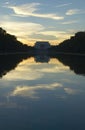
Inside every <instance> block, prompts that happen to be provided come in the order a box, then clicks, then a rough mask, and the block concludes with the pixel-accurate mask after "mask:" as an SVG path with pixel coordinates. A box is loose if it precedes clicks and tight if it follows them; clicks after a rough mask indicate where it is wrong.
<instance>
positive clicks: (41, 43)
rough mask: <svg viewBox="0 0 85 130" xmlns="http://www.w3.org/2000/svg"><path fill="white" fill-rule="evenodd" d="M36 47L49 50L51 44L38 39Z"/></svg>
mask: <svg viewBox="0 0 85 130" xmlns="http://www.w3.org/2000/svg"><path fill="white" fill-rule="evenodd" d="M34 47H35V48H36V49H39V50H47V49H49V48H50V47H51V45H50V43H49V42H46V41H37V42H36V43H35V46H34Z"/></svg>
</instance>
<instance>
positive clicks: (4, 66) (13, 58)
mask: <svg viewBox="0 0 85 130" xmlns="http://www.w3.org/2000/svg"><path fill="white" fill-rule="evenodd" d="M28 57H29V55H21V54H20V55H19V54H18V55H17V54H15V55H0V61H1V62H0V77H3V76H4V75H6V74H7V73H8V72H9V71H10V70H12V69H15V68H16V67H17V65H18V64H19V63H20V62H21V61H22V60H23V59H26V58H28Z"/></svg>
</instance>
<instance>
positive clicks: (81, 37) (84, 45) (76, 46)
mask: <svg viewBox="0 0 85 130" xmlns="http://www.w3.org/2000/svg"><path fill="white" fill-rule="evenodd" d="M55 49H56V51H61V52H70V53H85V32H77V33H76V34H75V36H72V37H71V38H70V39H67V40H65V41H63V42H62V43H60V44H59V45H58V46H56V47H55Z"/></svg>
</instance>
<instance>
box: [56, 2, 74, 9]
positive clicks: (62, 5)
mask: <svg viewBox="0 0 85 130" xmlns="http://www.w3.org/2000/svg"><path fill="white" fill-rule="evenodd" d="M71 4H72V3H67V4H60V5H57V6H56V7H57V8H60V7H64V6H69V5H71Z"/></svg>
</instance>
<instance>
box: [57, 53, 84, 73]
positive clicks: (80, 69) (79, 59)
mask: <svg viewBox="0 0 85 130" xmlns="http://www.w3.org/2000/svg"><path fill="white" fill-rule="evenodd" d="M56 57H57V59H58V60H59V61H60V62H62V63H63V64H64V65H67V66H69V67H70V69H71V70H72V71H74V72H75V73H76V74H81V75H85V56H78V55H66V54H62V55H57V56H56Z"/></svg>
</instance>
